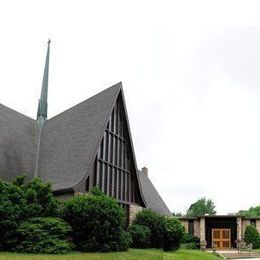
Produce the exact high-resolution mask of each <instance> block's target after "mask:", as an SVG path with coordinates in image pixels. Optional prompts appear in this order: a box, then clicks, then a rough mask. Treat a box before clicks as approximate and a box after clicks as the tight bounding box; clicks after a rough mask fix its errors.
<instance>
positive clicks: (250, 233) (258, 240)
mask: <svg viewBox="0 0 260 260" xmlns="http://www.w3.org/2000/svg"><path fill="white" fill-rule="evenodd" d="M244 240H245V242H246V243H247V244H249V243H251V244H252V245H253V248H254V249H257V248H260V237H259V233H258V231H257V229H256V228H255V227H254V226H252V225H250V226H247V227H246V231H245V237H244Z"/></svg>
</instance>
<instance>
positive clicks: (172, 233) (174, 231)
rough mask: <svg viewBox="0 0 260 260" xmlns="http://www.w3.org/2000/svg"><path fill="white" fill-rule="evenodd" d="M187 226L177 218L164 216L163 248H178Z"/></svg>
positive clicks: (167, 249)
mask: <svg viewBox="0 0 260 260" xmlns="http://www.w3.org/2000/svg"><path fill="white" fill-rule="evenodd" d="M184 232H185V228H184V226H183V225H182V224H181V222H180V220H178V219H177V218H170V217H165V218H164V230H163V250H164V251H171V250H177V249H178V248H179V247H180V244H181V240H182V237H183V235H184Z"/></svg>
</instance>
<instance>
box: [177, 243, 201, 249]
mask: <svg viewBox="0 0 260 260" xmlns="http://www.w3.org/2000/svg"><path fill="white" fill-rule="evenodd" d="M180 248H181V249H188V250H191V249H198V245H197V244H196V243H194V242H190V243H181V246H180Z"/></svg>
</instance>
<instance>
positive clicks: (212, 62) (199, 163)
mask: <svg viewBox="0 0 260 260" xmlns="http://www.w3.org/2000/svg"><path fill="white" fill-rule="evenodd" d="M259 11H260V2H259V1H248V0H247V1H239V0H235V1H228V0H225V1H220V0H218V1H210V0H206V1H183V0H182V1H181V0H180V1H162V0H161V1H151V0H149V1H140V0H139V1H133V0H131V1H122V0H119V1H113V0H110V1H107V0H104V1H98V0H95V1H86V0H85V1H77V0H73V1H72V0H71V1H65V0H62V1H57V0H56V1H55V0H54V1H53V0H52V1H50V0H45V1H36V0H32V1H28V0H23V1H13V0H9V1H1V2H0V33H1V34H0V39H1V40H0V71H1V74H0V103H2V104H4V105H7V106H9V107H11V108H13V109H15V110H17V111H19V112H22V113H24V114H26V115H28V116H30V117H33V118H35V115H36V110H37V102H38V98H39V95H40V87H41V80H42V74H43V66H44V59H45V53H46V42H47V40H48V38H49V37H50V38H51V39H52V45H51V59H50V80H49V102H48V103H49V117H52V116H54V115H56V114H58V113H60V112H62V111H63V110H65V109H67V108H69V107H71V106H72V105H75V104H77V103H78V102H80V101H83V100H85V99H86V98H88V97H90V96H92V95H94V94H96V93H97V92H99V91H101V90H103V89H105V88H107V87H109V86H111V85H113V84H115V83H117V82H119V81H122V82H123V86H124V92H125V96H126V101H127V107H128V114H129V117H130V124H131V130H132V135H133V139H134V140H133V141H134V145H135V151H136V156H137V163H138V165H139V167H140V168H141V167H142V166H143V165H145V166H147V167H148V168H149V176H150V178H151V179H152V181H153V183H154V185H155V186H156V188H157V189H158V191H159V193H160V194H161V196H162V197H163V199H164V200H165V202H166V203H167V205H168V206H169V208H170V210H172V211H182V212H185V211H186V210H187V208H188V207H189V205H190V204H191V203H192V202H194V201H196V200H197V199H199V198H200V197H202V196H206V197H209V198H211V199H212V200H213V201H214V202H215V204H216V206H217V210H218V213H228V212H236V211H237V210H239V209H242V208H248V207H249V206H251V205H257V204H260V201H259V195H260V189H259V185H260V182H259V173H260V117H259V115H260V15H259Z"/></svg>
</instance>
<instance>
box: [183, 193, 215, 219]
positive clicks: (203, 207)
mask: <svg viewBox="0 0 260 260" xmlns="http://www.w3.org/2000/svg"><path fill="white" fill-rule="evenodd" d="M206 214H208V215H215V214H216V211H215V205H214V203H213V201H212V200H211V199H206V198H205V197H203V198H201V199H199V200H198V201H196V202H195V203H193V204H191V205H190V207H189V209H188V210H187V213H186V215H187V216H189V217H197V216H202V215H206Z"/></svg>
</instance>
